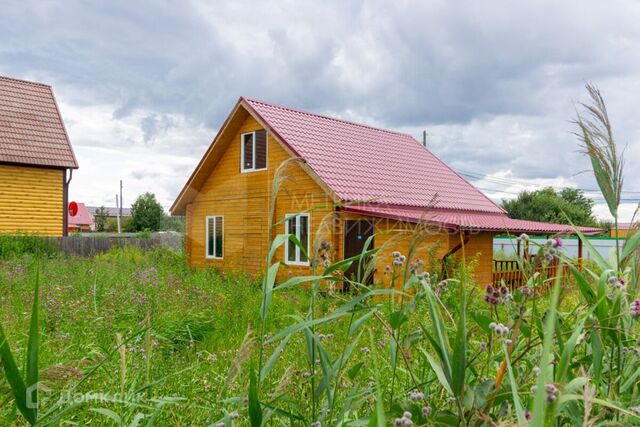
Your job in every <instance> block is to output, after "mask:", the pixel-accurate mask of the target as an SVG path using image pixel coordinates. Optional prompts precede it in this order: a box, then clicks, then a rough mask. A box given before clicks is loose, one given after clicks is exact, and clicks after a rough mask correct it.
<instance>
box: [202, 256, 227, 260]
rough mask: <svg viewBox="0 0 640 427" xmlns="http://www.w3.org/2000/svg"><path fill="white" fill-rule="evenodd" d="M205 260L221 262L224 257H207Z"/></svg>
mask: <svg viewBox="0 0 640 427" xmlns="http://www.w3.org/2000/svg"><path fill="white" fill-rule="evenodd" d="M204 259H211V260H217V261H221V260H223V259H224V258H223V257H217V256H205V257H204Z"/></svg>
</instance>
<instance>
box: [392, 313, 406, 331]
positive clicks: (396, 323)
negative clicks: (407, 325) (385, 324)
mask: <svg viewBox="0 0 640 427" xmlns="http://www.w3.org/2000/svg"><path fill="white" fill-rule="evenodd" d="M407 320H409V318H408V317H407V314H406V313H405V312H404V310H397V311H394V312H393V313H391V315H390V316H389V325H390V326H391V327H392V328H393V329H398V328H399V327H400V326H402V324H403V323H404V322H406V321H407Z"/></svg>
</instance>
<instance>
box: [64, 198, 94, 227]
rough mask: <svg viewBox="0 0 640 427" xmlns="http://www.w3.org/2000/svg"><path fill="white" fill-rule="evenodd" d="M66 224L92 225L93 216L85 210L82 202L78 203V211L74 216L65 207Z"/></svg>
mask: <svg viewBox="0 0 640 427" xmlns="http://www.w3.org/2000/svg"><path fill="white" fill-rule="evenodd" d="M67 221H68V222H67V224H69V226H73V225H93V217H92V216H91V214H90V213H89V211H88V210H87V207H86V206H85V205H84V203H78V213H77V214H76V215H75V216H71V215H69V213H68V209H67Z"/></svg>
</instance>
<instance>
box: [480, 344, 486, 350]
mask: <svg viewBox="0 0 640 427" xmlns="http://www.w3.org/2000/svg"><path fill="white" fill-rule="evenodd" d="M486 349H487V343H485V342H481V343H480V351H485V350H486Z"/></svg>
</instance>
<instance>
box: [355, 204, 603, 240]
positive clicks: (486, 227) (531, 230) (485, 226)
mask: <svg viewBox="0 0 640 427" xmlns="http://www.w3.org/2000/svg"><path fill="white" fill-rule="evenodd" d="M343 210H344V211H346V212H353V213H358V214H362V215H367V216H372V217H378V218H388V219H395V220H400V221H407V222H412V223H426V224H432V225H434V226H436V227H442V228H444V229H448V230H476V231H494V232H498V233H508V234H520V233H528V234H542V235H550V234H575V230H574V228H573V227H572V226H570V225H566V224H553V223H548V222H541V221H529V220H522V219H513V218H509V217H508V216H507V214H506V213H494V212H478V211H464V210H450V209H429V208H424V207H414V206H395V205H383V204H373V203H368V204H361V205H349V206H345V207H343ZM576 228H577V229H578V230H580V232H581V233H583V234H585V235H595V234H600V233H604V232H606V230H603V229H600V228H595V227H576Z"/></svg>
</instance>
